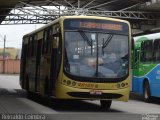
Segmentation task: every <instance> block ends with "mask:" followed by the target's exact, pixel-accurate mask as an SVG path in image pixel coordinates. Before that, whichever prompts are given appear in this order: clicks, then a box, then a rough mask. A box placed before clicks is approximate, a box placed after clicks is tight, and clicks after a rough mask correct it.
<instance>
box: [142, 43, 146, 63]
mask: <svg viewBox="0 0 160 120" xmlns="http://www.w3.org/2000/svg"><path fill="white" fill-rule="evenodd" d="M141 61H142V62H146V47H145V42H142V44H141Z"/></svg>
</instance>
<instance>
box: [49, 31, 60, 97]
mask: <svg viewBox="0 0 160 120" xmlns="http://www.w3.org/2000/svg"><path fill="white" fill-rule="evenodd" d="M61 44H62V42H61V34H60V33H57V34H54V35H53V41H52V52H51V69H50V79H51V91H52V92H51V95H55V88H56V82H57V80H58V74H59V72H60V65H61V57H62V52H61V51H62V47H61Z"/></svg>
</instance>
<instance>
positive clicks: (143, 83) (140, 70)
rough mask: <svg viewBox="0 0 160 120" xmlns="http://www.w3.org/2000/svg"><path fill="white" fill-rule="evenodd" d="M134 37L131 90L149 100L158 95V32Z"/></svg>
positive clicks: (159, 45)
mask: <svg viewBox="0 0 160 120" xmlns="http://www.w3.org/2000/svg"><path fill="white" fill-rule="evenodd" d="M134 39H135V47H134V52H133V53H134V54H133V58H134V61H133V79H132V91H133V92H134V93H138V94H140V95H143V97H144V100H145V101H146V102H150V101H151V100H152V97H160V92H159V91H160V33H155V34H147V35H141V36H137V37H135V38H134Z"/></svg>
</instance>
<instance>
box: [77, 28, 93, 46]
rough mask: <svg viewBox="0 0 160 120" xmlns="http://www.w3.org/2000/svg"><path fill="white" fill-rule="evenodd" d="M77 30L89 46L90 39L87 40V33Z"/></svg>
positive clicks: (90, 44)
mask: <svg viewBox="0 0 160 120" xmlns="http://www.w3.org/2000/svg"><path fill="white" fill-rule="evenodd" d="M78 32H79V33H80V35H81V36H82V38H83V39H84V40H85V41H86V42H87V44H88V45H89V46H92V41H91V40H89V38H88V37H87V35H86V34H85V33H84V31H82V30H78Z"/></svg>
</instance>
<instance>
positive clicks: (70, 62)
mask: <svg viewBox="0 0 160 120" xmlns="http://www.w3.org/2000/svg"><path fill="white" fill-rule="evenodd" d="M73 36H74V37H73ZM65 47H66V56H65V59H66V61H67V64H65V65H66V66H65V69H66V71H67V72H68V73H70V74H73V75H76V76H87V77H100V78H106V77H108V78H112V77H117V78H118V77H123V76H125V75H126V74H128V36H125V35H116V34H107V33H96V32H95V33H94V32H84V31H78V32H76V31H75V32H65Z"/></svg>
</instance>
